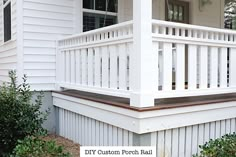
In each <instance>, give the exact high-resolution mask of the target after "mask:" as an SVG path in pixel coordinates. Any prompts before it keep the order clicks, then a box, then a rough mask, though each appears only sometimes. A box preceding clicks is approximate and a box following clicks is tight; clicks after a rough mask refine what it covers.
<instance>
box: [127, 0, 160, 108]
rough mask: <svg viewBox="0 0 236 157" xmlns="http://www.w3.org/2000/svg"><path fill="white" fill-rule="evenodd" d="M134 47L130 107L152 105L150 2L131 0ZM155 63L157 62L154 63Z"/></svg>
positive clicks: (153, 81) (152, 72)
mask: <svg viewBox="0 0 236 157" xmlns="http://www.w3.org/2000/svg"><path fill="white" fill-rule="evenodd" d="M133 22H134V23H133V29H134V32H133V33H134V45H133V52H132V54H131V55H132V56H131V57H132V59H131V80H130V81H131V82H130V87H131V91H132V94H131V98H130V105H131V106H135V107H148V106H153V105H154V90H155V88H158V87H156V86H155V81H157V80H155V77H154V76H155V74H154V69H155V68H157V67H155V64H154V55H153V51H152V0H133ZM156 62H157V61H156Z"/></svg>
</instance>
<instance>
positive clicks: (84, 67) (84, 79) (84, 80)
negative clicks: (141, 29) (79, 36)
mask: <svg viewBox="0 0 236 157" xmlns="http://www.w3.org/2000/svg"><path fill="white" fill-rule="evenodd" d="M81 59H82V65H81V66H82V85H87V49H82V50H81Z"/></svg>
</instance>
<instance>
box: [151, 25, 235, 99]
mask: <svg viewBox="0 0 236 157" xmlns="http://www.w3.org/2000/svg"><path fill="white" fill-rule="evenodd" d="M153 46H154V48H153V49H154V52H156V55H157V57H158V58H159V59H158V60H159V61H158V62H159V64H158V67H159V76H158V77H159V86H160V87H159V89H158V91H157V92H156V94H155V95H156V96H155V97H156V98H169V97H186V96H199V95H210V94H222V93H231V92H236V70H235V68H236V32H235V31H231V30H225V29H216V28H209V27H202V26H195V25H188V24H180V23H173V22H166V21H159V20H153ZM173 82H174V84H175V85H174V86H173Z"/></svg>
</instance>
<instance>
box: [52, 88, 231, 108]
mask: <svg viewBox="0 0 236 157" xmlns="http://www.w3.org/2000/svg"><path fill="white" fill-rule="evenodd" d="M52 92H54V93H58V94H62V95H66V96H71V97H74V98H79V99H84V100H89V101H94V102H98V103H103V104H106V105H111V106H115V107H120V108H124V109H129V110H133V111H137V112H145V111H154V110H164V109H173V108H181V107H191V106H198V105H209V104H216V103H223V102H232V101H236V93H229V94H218V95H211V96H195V97H182V98H168V99H158V100H155V106H153V107H146V108H137V107H133V106H130V103H129V99H127V98H119V97H113V96H107V95H101V94H95V93H88V92H81V91H76V90H65V91H52Z"/></svg>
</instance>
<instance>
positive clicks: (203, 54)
mask: <svg viewBox="0 0 236 157" xmlns="http://www.w3.org/2000/svg"><path fill="white" fill-rule="evenodd" d="M199 54H200V55H199V56H200V61H199V69H200V71H199V72H200V78H199V87H200V88H201V89H205V88H207V81H208V80H207V78H208V52H207V46H200V52H199Z"/></svg>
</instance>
